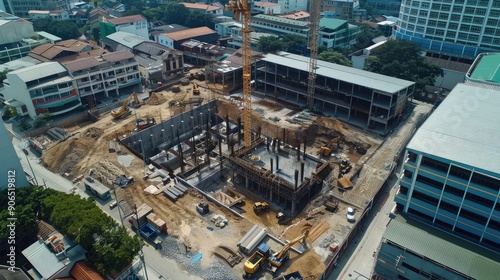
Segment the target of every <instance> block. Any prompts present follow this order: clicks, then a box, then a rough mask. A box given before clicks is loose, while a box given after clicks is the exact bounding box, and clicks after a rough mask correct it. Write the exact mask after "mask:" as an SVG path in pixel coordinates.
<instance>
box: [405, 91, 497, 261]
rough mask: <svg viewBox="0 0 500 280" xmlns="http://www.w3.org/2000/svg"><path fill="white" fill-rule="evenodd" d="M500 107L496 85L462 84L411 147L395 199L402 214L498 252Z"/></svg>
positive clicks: (422, 130)
mask: <svg viewBox="0 0 500 280" xmlns="http://www.w3.org/2000/svg"><path fill="white" fill-rule="evenodd" d="M499 106H500V89H499V87H498V86H497V87H494V86H490V85H485V84H481V83H472V84H458V85H457V86H456V87H455V88H454V89H453V90H452V91H451V93H450V94H448V96H447V97H446V98H445V100H444V101H443V102H442V103H441V104H440V105H439V107H438V108H437V109H436V110H435V111H434V113H433V114H432V115H431V116H430V117H429V118H428V119H427V120H426V121H425V123H424V124H423V125H422V126H421V127H420V128H419V130H418V131H417V132H416V133H415V135H414V136H413V138H412V139H411V141H410V142H409V144H408V145H407V147H406V152H405V157H404V158H405V162H404V164H403V166H402V170H401V179H400V187H399V191H398V193H397V195H396V198H395V200H396V203H397V205H398V208H399V209H400V210H401V211H402V212H403V213H408V214H409V215H411V216H412V217H414V218H416V219H420V220H422V221H424V222H425V223H428V224H431V225H433V226H435V227H437V228H440V229H442V230H444V231H447V232H450V233H452V234H455V235H457V236H459V237H461V238H463V239H466V240H469V241H471V242H474V243H477V244H479V245H481V246H484V247H487V248H490V249H493V250H496V251H497V252H498V251H500V203H499V202H500V200H499V198H500V157H499V155H500V144H499V142H498V139H499V137H500V124H499V122H498V121H497V120H496V119H495V118H494V117H493V116H495V115H496V112H497V111H498V107H499ZM457 108H462V110H459V111H457Z"/></svg>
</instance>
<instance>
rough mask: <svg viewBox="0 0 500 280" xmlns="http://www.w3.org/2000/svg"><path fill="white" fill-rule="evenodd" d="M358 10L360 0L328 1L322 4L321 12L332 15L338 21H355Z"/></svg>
mask: <svg viewBox="0 0 500 280" xmlns="http://www.w3.org/2000/svg"><path fill="white" fill-rule="evenodd" d="M358 9H359V1H358V0H327V1H323V2H322V8H321V11H322V12H325V13H332V14H333V18H336V19H342V20H354V19H355V15H357V14H358V12H357V11H358Z"/></svg>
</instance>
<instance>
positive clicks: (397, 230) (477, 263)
mask: <svg viewBox="0 0 500 280" xmlns="http://www.w3.org/2000/svg"><path fill="white" fill-rule="evenodd" d="M383 238H386V239H388V240H390V241H392V242H394V243H396V244H398V245H400V246H402V247H404V248H406V249H407V250H410V251H413V252H415V253H416V254H418V255H422V256H425V257H426V258H428V259H431V260H433V261H436V262H438V263H441V264H443V265H445V266H447V267H449V268H451V269H453V270H455V271H458V272H460V273H463V274H465V275H467V276H470V277H472V279H482V280H489V279H491V280H494V279H498V271H499V264H498V261H499V260H500V255H499V254H495V253H493V252H492V251H489V250H486V249H484V248H482V247H480V246H477V245H475V244H472V243H470V242H467V241H465V240H463V239H460V238H458V237H455V236H453V235H451V234H448V233H446V232H443V231H441V230H438V229H436V228H433V227H431V226H429V225H426V224H423V223H421V222H418V221H415V220H413V219H406V217H403V216H401V215H399V216H397V217H396V218H395V219H393V220H391V221H390V223H389V225H388V226H387V229H386V231H385V233H384V235H383Z"/></svg>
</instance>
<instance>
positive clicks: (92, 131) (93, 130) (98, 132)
mask: <svg viewBox="0 0 500 280" xmlns="http://www.w3.org/2000/svg"><path fill="white" fill-rule="evenodd" d="M103 134H104V129H102V128H98V127H90V128H88V129H87V130H85V132H84V133H83V136H84V137H89V138H99V137H101V136H102V135H103Z"/></svg>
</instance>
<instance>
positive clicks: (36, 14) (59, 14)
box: [28, 9, 69, 20]
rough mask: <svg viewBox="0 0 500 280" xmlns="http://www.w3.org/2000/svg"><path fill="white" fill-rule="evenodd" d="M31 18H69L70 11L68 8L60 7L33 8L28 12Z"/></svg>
mask: <svg viewBox="0 0 500 280" xmlns="http://www.w3.org/2000/svg"><path fill="white" fill-rule="evenodd" d="M28 15H29V18H30V20H37V19H50V20H69V13H68V11H66V10H63V9H59V10H55V11H47V10H31V11H29V12H28Z"/></svg>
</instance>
